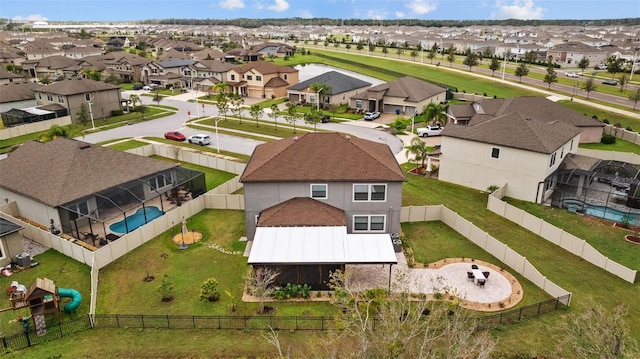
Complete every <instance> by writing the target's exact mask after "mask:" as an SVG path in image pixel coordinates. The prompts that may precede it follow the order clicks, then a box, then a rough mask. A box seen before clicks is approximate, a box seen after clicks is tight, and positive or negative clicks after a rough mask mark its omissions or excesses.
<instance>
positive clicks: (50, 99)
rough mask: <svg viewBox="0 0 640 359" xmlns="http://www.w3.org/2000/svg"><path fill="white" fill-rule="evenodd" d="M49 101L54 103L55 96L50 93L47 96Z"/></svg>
mask: <svg viewBox="0 0 640 359" xmlns="http://www.w3.org/2000/svg"><path fill="white" fill-rule="evenodd" d="M47 101H53V95H52V94H50V93H48V94H47Z"/></svg>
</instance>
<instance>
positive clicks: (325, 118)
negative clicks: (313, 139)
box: [320, 115, 331, 123]
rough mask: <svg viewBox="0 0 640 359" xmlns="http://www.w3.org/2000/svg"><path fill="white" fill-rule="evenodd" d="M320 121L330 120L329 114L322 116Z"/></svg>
mask: <svg viewBox="0 0 640 359" xmlns="http://www.w3.org/2000/svg"><path fill="white" fill-rule="evenodd" d="M320 121H321V122H322V123H327V122H329V121H331V116H329V115H324V116H322V119H321V120H320Z"/></svg>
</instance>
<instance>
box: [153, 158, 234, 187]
mask: <svg viewBox="0 0 640 359" xmlns="http://www.w3.org/2000/svg"><path fill="white" fill-rule="evenodd" d="M150 157H151V158H156V159H159V160H163V161H167V162H172V163H175V162H176V161H175V160H174V159H173V158H167V157H161V156H156V155H153V156H150ZM180 166H182V167H184V168H188V169H192V170H195V171H200V172H204V176H205V179H206V184H207V191H210V190H212V189H214V188H216V187H218V186H219V185H221V184H223V183H225V182H227V181H228V180H230V179H232V178H233V177H235V176H236V175H235V174H233V173H230V172H225V171H220V170H217V169H214V168H211V167H205V166H199V165H194V164H192V163H189V162H180Z"/></svg>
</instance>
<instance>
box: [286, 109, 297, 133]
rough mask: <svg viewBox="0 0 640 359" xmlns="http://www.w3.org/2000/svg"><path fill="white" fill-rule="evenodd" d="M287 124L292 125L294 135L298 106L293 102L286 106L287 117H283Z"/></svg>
mask: <svg viewBox="0 0 640 359" xmlns="http://www.w3.org/2000/svg"><path fill="white" fill-rule="evenodd" d="M284 118H285V120H287V122H289V123H290V124H292V125H293V133H296V120H297V119H298V105H296V104H295V102H289V103H288V104H287V115H286V116H285V117H284Z"/></svg>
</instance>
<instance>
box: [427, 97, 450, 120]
mask: <svg viewBox="0 0 640 359" xmlns="http://www.w3.org/2000/svg"><path fill="white" fill-rule="evenodd" d="M445 111H446V108H445V106H444V105H441V104H438V103H435V102H431V103H429V104H428V105H427V106H425V107H424V109H423V111H422V112H423V113H424V116H425V119H424V122H425V125H427V124H428V123H432V124H440V125H441V126H444V125H446V124H447V122H448V118H449V117H447V115H446V112H445Z"/></svg>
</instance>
